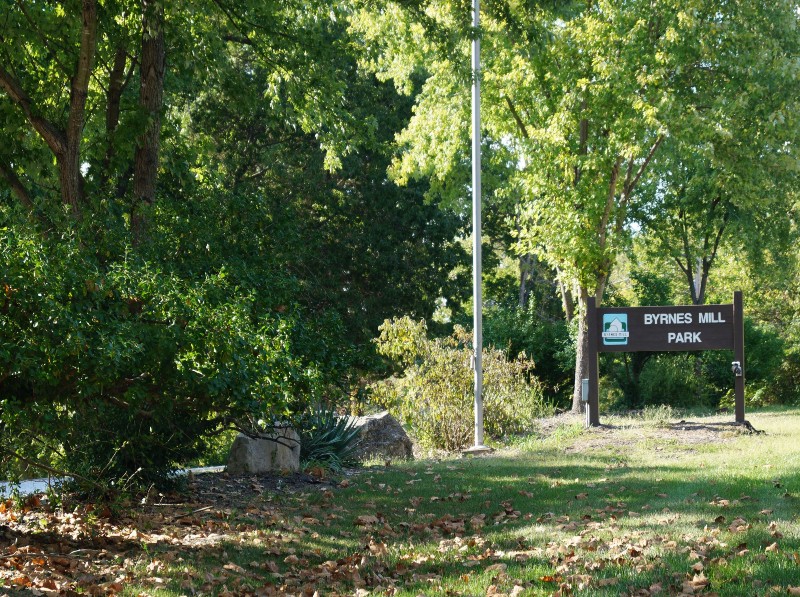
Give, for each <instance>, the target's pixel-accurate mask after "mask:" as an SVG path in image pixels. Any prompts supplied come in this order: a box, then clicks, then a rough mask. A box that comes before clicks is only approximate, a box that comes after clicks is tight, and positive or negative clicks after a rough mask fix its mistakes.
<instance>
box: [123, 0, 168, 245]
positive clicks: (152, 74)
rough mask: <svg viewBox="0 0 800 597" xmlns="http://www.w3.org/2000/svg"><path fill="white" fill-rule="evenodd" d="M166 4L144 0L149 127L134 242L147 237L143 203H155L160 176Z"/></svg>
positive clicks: (138, 169) (144, 98)
mask: <svg viewBox="0 0 800 597" xmlns="http://www.w3.org/2000/svg"><path fill="white" fill-rule="evenodd" d="M165 58H166V48H165V45H164V4H163V2H160V1H158V0H142V58H141V71H140V72H141V87H140V89H139V105H140V106H141V108H142V109H143V110H144V111H145V113H146V114H147V126H146V128H145V130H144V132H143V133H142V135H141V136H140V137H139V142H138V146H137V148H136V156H135V159H134V174H133V195H134V204H133V208H132V213H131V227H132V233H133V242H134V244H139V243H140V242H141V240H142V239H143V236H144V229H145V220H144V216H143V214H142V212H141V209H142V206H143V205H149V204H151V203H153V201H154V200H155V195H156V180H157V178H158V152H159V147H160V139H161V108H162V105H163V102H164V72H165Z"/></svg>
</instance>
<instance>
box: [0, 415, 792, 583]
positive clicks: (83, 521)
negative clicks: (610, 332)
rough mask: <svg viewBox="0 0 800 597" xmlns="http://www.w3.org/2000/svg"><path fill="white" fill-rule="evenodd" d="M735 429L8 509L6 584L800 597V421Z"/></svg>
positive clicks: (659, 433) (667, 429)
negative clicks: (317, 479) (110, 507)
mask: <svg viewBox="0 0 800 597" xmlns="http://www.w3.org/2000/svg"><path fill="white" fill-rule="evenodd" d="M731 420H732V415H725V416H718V417H694V416H692V417H688V416H687V418H686V421H685V422H678V421H674V420H673V421H670V422H668V423H667V424H665V422H664V421H656V420H644V419H642V418H614V417H607V416H606V417H604V418H603V423H605V426H604V427H602V428H599V429H595V430H590V431H585V430H583V429H582V426H581V424H580V423H579V422H577V421H575V420H572V421H570V420H569V419H566V420H565V421H564V422H563V423H561V424H555V425H552V424H551V426H550V427H549V429H548V431H547V433H546V434H539V435H536V436H530V437H527V438H518V439H516V440H515V441H514V442H512V443H511V444H510V445H508V446H505V447H502V448H500V449H498V450H497V451H496V452H495V453H494V454H491V455H489V456H485V457H479V458H457V457H454V458H452V459H443V460H438V461H417V462H412V463H407V464H398V463H393V464H392V465H391V466H388V467H386V466H376V467H366V468H364V469H361V470H359V471H358V472H356V473H355V474H354V475H351V476H347V477H344V478H340V479H336V480H334V482H333V483H328V484H319V485H314V484H305V485H298V484H296V483H294V482H291V480H290V479H287V480H286V481H285V482H281V480H280V479H277V480H275V479H270V480H266V479H259V478H249V477H248V478H226V477H225V476H223V475H214V476H208V477H207V478H202V479H201V478H200V477H198V478H197V479H196V481H195V482H194V486H193V488H192V490H191V493H189V494H188V496H189V497H186V496H183V497H180V498H178V497H177V496H166V498H170V500H171V501H172V502H173V503H172V504H171V505H158V504H148V505H140V504H135V505H130V509H123V511H122V515H121V516H117V517H113V516H112V517H111V518H109V517H107V515H108V514H109V512H107V511H105V510H102V509H100V508H97V509H92V508H91V507H85V506H81V507H78V508H76V509H75V510H74V511H72V510H71V509H70V512H68V513H64V512H48V511H47V509H46V508H43V507H41V506H40V505H39V504H37V503H36V500H33V501H32V502H29V503H28V505H27V506H26V507H24V508H20V507H18V506H14V505H12V504H11V503H10V502H6V503H5V504H4V505H3V506H2V508H0V510H2V512H0V529H2V535H1V536H2V539H0V547H2V549H1V550H0V589H2V591H4V592H7V593H13V592H14V590H17V589H18V590H23V591H25V592H26V593H27V594H30V593H31V592H34V594H40V595H47V594H51V595H57V594H62V595H69V594H108V593H119V594H125V595H143V594H147V595H193V594H212V593H213V594H223V595H226V594H227V595H230V594H235V595H242V594H263V595H279V594H280V595H284V594H297V595H302V594H308V595H313V594H314V591H315V590H316V591H318V592H319V594H320V595H336V594H341V595H411V596H416V595H503V594H506V595H679V594H705V595H713V594H716V595H730V596H742V595H772V594H778V595H786V594H800V443H798V441H797V433H798V429H800V410H797V409H792V410H787V409H784V410H769V411H761V412H751V413H748V420H749V421H750V422H751V423H752V424H753V426H754V427H755V428H756V429H759V430H762V431H764V433H763V434H758V435H754V434H748V433H744V432H741V431H740V430H739V428H737V427H733V426H731V425H728V424H726V423H729V422H730V421H731ZM204 477H205V476H204ZM276 484H279V485H281V486H280V487H276V486H275V485H276ZM166 498H165V499H166ZM176 499H178V500H182V501H178V502H177V503H176ZM14 543H16V545H14ZM3 582H4V583H5V585H4V586H3V584H2V583H3Z"/></svg>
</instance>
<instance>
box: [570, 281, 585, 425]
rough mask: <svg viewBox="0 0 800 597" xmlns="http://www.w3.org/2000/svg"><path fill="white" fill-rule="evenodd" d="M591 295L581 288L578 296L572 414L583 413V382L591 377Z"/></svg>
mask: <svg viewBox="0 0 800 597" xmlns="http://www.w3.org/2000/svg"><path fill="white" fill-rule="evenodd" d="M588 303H589V293H588V292H587V291H586V289H585V288H583V287H581V289H580V295H579V296H578V339H577V341H576V343H575V386H574V389H573V391H572V412H575V413H579V412H583V400H581V392H582V387H583V380H584V379H586V378H587V377H589V327H588V325H587V315H588V309H587V305H588Z"/></svg>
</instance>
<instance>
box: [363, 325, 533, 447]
mask: <svg viewBox="0 0 800 597" xmlns="http://www.w3.org/2000/svg"><path fill="white" fill-rule="evenodd" d="M380 331H381V335H380V337H379V338H378V339H377V340H376V344H377V347H378V351H379V352H380V353H381V354H383V355H385V356H388V357H390V358H391V359H393V360H394V361H395V362H396V363H398V364H400V366H401V368H402V370H403V374H402V376H401V377H396V378H393V379H391V380H387V381H384V382H381V383H379V384H378V386H377V387H376V388H375V391H374V394H373V396H374V397H375V398H377V399H378V400H379V401H380V402H381V403H382V406H384V407H388V408H389V409H390V410H393V411H394V412H395V413H396V414H399V416H400V418H401V419H402V420H403V421H404V422H405V423H406V424H407V425H408V426H410V427H411V429H412V432H413V433H414V435H415V437H416V438H417V440H418V441H419V442H420V443H421V445H423V446H424V447H427V448H438V449H444V450H458V449H460V448H463V447H465V446H467V445H469V443H470V441H471V439H472V436H473V429H474V414H473V402H474V397H473V372H472V370H471V369H470V367H469V363H470V358H471V356H472V351H471V348H470V346H469V336H468V334H467V332H466V331H465V330H464V329H463V328H461V327H458V326H456V330H455V332H454V333H453V334H452V335H451V336H448V337H445V338H429V337H428V335H427V326H426V325H425V322H424V321H414V320H412V319H410V318H408V317H403V318H401V319H394V320H392V321H389V320H387V321H385V322H384V324H383V325H382V326H381V327H380ZM532 368H533V362H532V361H530V360H528V359H526V358H525V357H524V356H521V357H519V358H516V359H512V360H509V359H508V358H507V353H506V352H505V351H501V350H497V349H493V348H488V349H484V351H483V380H484V386H483V404H484V431H485V433H486V434H487V435H488V436H489V437H495V438H496V437H501V436H503V435H507V434H511V433H517V432H521V431H524V430H526V429H528V428H529V426H530V424H531V422H532V420H533V419H535V418H536V417H538V416H540V415H542V414H544V413H545V412H546V410H547V408H546V407H545V405H544V401H543V398H542V390H541V386H540V384H539V383H538V381H537V380H536V379H535V378H532V379H530V380H529V379H528V377H529V373H530V370H531V369H532Z"/></svg>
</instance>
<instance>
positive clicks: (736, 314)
mask: <svg viewBox="0 0 800 597" xmlns="http://www.w3.org/2000/svg"><path fill="white" fill-rule="evenodd" d="M733 360H734V361H738V362H739V365H740V366H741V373H740V374H738V375H737V374H735V375H734V378H733V392H734V396H735V398H736V422H737V423H744V422H745V419H744V305H743V304H742V291H741V290H737V291H736V292H734V293H733Z"/></svg>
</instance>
